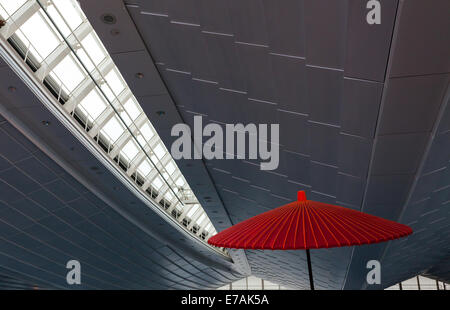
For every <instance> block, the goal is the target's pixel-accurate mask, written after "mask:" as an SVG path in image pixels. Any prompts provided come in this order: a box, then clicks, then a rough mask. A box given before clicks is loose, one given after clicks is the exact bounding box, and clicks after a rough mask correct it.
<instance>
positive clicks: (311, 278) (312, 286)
mask: <svg viewBox="0 0 450 310" xmlns="http://www.w3.org/2000/svg"><path fill="white" fill-rule="evenodd" d="M306 260H307V261H308V272H309V287H310V288H311V291H314V280H313V275H312V267H311V255H310V254H309V249H306Z"/></svg>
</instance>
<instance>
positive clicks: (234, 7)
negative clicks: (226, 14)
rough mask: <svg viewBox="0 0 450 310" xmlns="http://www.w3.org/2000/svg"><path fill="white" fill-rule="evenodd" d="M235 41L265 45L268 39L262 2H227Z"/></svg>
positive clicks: (232, 0) (235, 0) (255, 0)
mask: <svg viewBox="0 0 450 310" xmlns="http://www.w3.org/2000/svg"><path fill="white" fill-rule="evenodd" d="M228 2H229V5H230V14H231V16H230V18H231V22H232V25H233V33H234V34H235V36H236V41H239V42H246V43H253V44H261V45H267V44H268V43H269V38H268V34H267V30H266V29H267V28H266V27H267V25H266V19H265V11H264V5H263V1H262V0H250V1H239V0H231V1H228Z"/></svg>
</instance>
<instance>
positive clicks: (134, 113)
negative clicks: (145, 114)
mask: <svg viewBox="0 0 450 310" xmlns="http://www.w3.org/2000/svg"><path fill="white" fill-rule="evenodd" d="M123 107H124V108H125V111H127V113H128V115H129V116H130V117H131V119H132V120H133V121H134V120H135V119H136V118H137V117H138V116H139V115H140V114H141V111H140V110H139V108H138V106H137V104H136V102H134V100H133V98H130V99H128V101H127V102H125V104H124V105H123Z"/></svg>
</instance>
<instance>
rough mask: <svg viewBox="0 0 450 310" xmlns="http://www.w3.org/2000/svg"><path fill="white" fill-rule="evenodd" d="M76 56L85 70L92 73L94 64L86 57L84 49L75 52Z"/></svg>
mask: <svg viewBox="0 0 450 310" xmlns="http://www.w3.org/2000/svg"><path fill="white" fill-rule="evenodd" d="M76 53H77V56H78V57H79V58H80V61H81V62H82V63H83V65H84V66H85V67H86V69H87V70H88V71H89V72H92V71H93V70H94V69H95V65H94V63H93V62H92V61H91V59H90V58H89V57H88V55H87V54H86V52H85V51H84V49H81V48H80V49H78V50H77V51H76Z"/></svg>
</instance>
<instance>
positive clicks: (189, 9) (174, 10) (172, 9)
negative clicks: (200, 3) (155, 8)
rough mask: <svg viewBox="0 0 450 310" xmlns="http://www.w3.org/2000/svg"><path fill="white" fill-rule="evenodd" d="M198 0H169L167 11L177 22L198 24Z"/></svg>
mask: <svg viewBox="0 0 450 310" xmlns="http://www.w3.org/2000/svg"><path fill="white" fill-rule="evenodd" d="M196 2H197V1H195V0H186V1H181V2H180V1H176V0H168V1H167V6H168V8H169V9H168V11H167V13H168V14H169V15H170V18H171V20H174V21H177V22H185V23H193V24H198V23H199V18H198V16H197V10H196V8H197V3H196Z"/></svg>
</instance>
